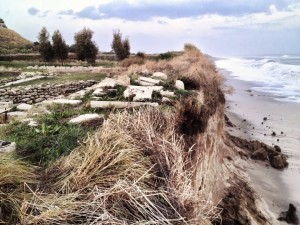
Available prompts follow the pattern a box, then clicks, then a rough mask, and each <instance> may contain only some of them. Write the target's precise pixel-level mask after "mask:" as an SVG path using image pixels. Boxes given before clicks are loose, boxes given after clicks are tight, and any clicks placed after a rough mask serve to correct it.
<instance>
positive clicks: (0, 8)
mask: <svg viewBox="0 0 300 225" xmlns="http://www.w3.org/2000/svg"><path fill="white" fill-rule="evenodd" d="M0 18H2V19H4V21H5V23H6V26H7V27H8V28H11V29H13V30H15V31H17V32H18V33H20V34H21V35H22V36H24V37H25V38H27V39H28V40H30V41H37V36H38V33H39V31H40V30H41V28H42V27H43V26H45V27H46V28H47V29H48V31H49V33H50V35H52V33H53V32H54V31H55V30H57V29H58V30H59V31H60V32H61V33H62V35H63V37H64V39H65V40H66V42H67V43H68V44H73V43H74V34H75V33H76V32H78V31H80V30H81V29H83V28H84V27H87V28H90V29H91V30H93V31H94V36H93V39H94V41H95V42H96V43H97V45H98V47H99V49H100V51H110V50H111V47H110V46H111V41H112V35H113V31H114V30H120V31H121V33H122V34H123V37H128V38H129V41H130V44H131V51H132V52H137V51H143V52H146V53H159V52H166V51H169V50H182V48H183V46H184V44H185V43H193V44H195V45H196V46H197V47H199V48H200V49H201V50H202V52H204V53H207V54H210V55H213V56H254V55H274V54H276V55H286V54H290V55H295V54H300V44H299V43H300V42H299V41H300V0H249V1H245V0H229V1H225V0H166V1H163V0H151V1H150V0H118V1H117V0H49V1H45V0H9V1H8V0H0Z"/></svg>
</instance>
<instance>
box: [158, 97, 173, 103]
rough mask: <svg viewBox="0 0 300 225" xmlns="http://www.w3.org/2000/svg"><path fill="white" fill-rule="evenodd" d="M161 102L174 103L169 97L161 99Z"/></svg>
mask: <svg viewBox="0 0 300 225" xmlns="http://www.w3.org/2000/svg"><path fill="white" fill-rule="evenodd" d="M161 102H163V103H170V102H172V101H171V99H169V98H168V97H163V98H162V99H161Z"/></svg>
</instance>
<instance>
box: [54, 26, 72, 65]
mask: <svg viewBox="0 0 300 225" xmlns="http://www.w3.org/2000/svg"><path fill="white" fill-rule="evenodd" d="M52 42H53V52H54V58H55V59H56V60H60V61H61V63H62V64H63V62H64V60H66V59H67V58H68V47H67V45H66V42H65V40H64V39H63V37H62V36H61V33H60V32H59V30H56V31H54V33H53V36H52Z"/></svg>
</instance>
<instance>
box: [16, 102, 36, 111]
mask: <svg viewBox="0 0 300 225" xmlns="http://www.w3.org/2000/svg"><path fill="white" fill-rule="evenodd" d="M31 108H32V105H29V104H26V103H21V104H19V105H18V106H17V110H20V111H28V110H30V109H31Z"/></svg>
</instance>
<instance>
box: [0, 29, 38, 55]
mask: <svg viewBox="0 0 300 225" xmlns="http://www.w3.org/2000/svg"><path fill="white" fill-rule="evenodd" d="M34 51H35V48H34V45H33V44H32V43H31V42H30V41H28V40H26V39H25V38H23V37H22V36H21V35H20V34H18V33H17V32H15V31H13V30H11V29H8V28H4V27H0V54H12V53H32V52H34Z"/></svg>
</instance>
